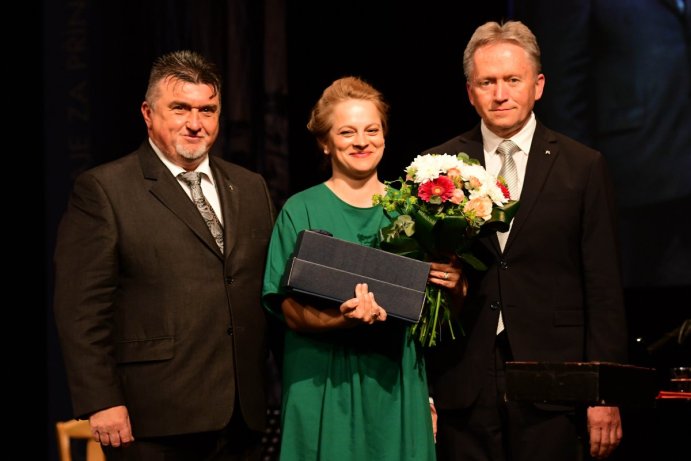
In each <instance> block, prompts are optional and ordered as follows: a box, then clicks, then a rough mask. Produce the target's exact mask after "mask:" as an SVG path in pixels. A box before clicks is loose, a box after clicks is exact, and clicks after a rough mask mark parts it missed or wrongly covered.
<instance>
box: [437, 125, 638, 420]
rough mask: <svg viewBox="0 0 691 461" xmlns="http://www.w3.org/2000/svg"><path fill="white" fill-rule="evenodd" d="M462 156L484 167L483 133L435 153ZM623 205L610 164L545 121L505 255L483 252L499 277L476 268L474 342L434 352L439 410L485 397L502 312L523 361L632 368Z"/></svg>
mask: <svg viewBox="0 0 691 461" xmlns="http://www.w3.org/2000/svg"><path fill="white" fill-rule="evenodd" d="M459 152H465V153H467V154H468V155H469V156H470V157H472V158H475V159H477V160H479V161H480V162H481V163H482V164H483V165H484V163H485V162H484V154H483V144H482V135H481V131H480V126H479V125H478V126H477V127H475V128H474V129H473V130H471V131H469V132H467V133H464V134H462V135H460V136H458V137H456V138H454V139H451V140H450V141H448V142H446V143H445V144H442V145H440V146H437V147H434V148H431V149H428V150H426V151H425V153H437V154H443V153H447V154H452V155H455V154H457V153H459ZM613 200H614V199H613V191H612V190H611V187H610V181H609V178H608V173H607V171H606V165H605V162H604V160H603V158H602V156H601V155H600V154H599V153H597V152H596V151H594V150H592V149H590V148H588V147H586V146H584V145H582V144H579V143H577V142H575V141H573V140H571V139H570V138H567V137H565V136H563V135H560V134H558V133H556V132H554V131H551V130H549V129H547V128H546V127H544V126H543V125H542V124H540V123H539V122H538V124H537V128H536V130H535V135H534V137H533V142H532V146H531V148H530V153H529V155H528V163H527V167H526V173H525V178H524V181H523V188H522V191H521V197H520V208H519V210H518V213H517V214H516V216H515V218H514V222H513V225H512V229H511V233H510V234H509V238H508V240H507V242H506V246H505V250H504V253H503V254H502V252H501V251H500V247H499V242H498V240H497V238H496V235H495V234H494V235H491V236H489V237H485V238H481V239H479V240H478V241H477V242H476V245H475V247H474V248H473V252H474V254H475V255H476V256H478V257H479V258H480V259H482V260H483V261H484V262H485V263H486V264H487V265H488V266H489V269H488V270H487V271H485V272H473V271H467V270H466V273H467V275H468V277H469V283H470V285H469V294H468V297H467V298H466V302H465V304H464V306H463V308H462V310H461V322H462V326H463V329H464V330H465V333H466V336H457V340H456V341H453V342H446V343H442V345H441V346H440V347H437V348H434V349H431V350H430V351H429V354H428V359H429V362H428V366H429V371H430V384H431V388H432V392H433V395H434V400H435V405H436V406H437V408H439V409H441V410H444V409H460V408H465V407H468V406H469V405H471V404H472V403H473V401H474V400H475V399H476V398H477V396H478V393H479V391H480V386H481V385H482V383H483V380H484V379H486V378H485V377H486V376H487V367H488V364H489V363H493V359H492V357H493V355H492V354H493V351H494V344H495V336H496V328H497V321H498V316H499V308H501V310H502V312H503V318H504V324H505V326H506V333H507V335H508V341H509V343H510V347H511V350H512V352H513V357H514V359H515V360H519V361H523V360H527V361H531V360H537V361H554V362H560V361H585V360H599V361H612V362H625V360H626V349H627V342H626V321H625V317H624V307H623V299H622V290H621V282H620V273H619V272H620V271H619V266H618V254H617V253H618V252H617V241H616V229H615V227H616V226H615V222H614V218H613V217H614V216H615V210H614V208H613V207H614V205H613V203H614V201H613ZM440 417H441V416H440Z"/></svg>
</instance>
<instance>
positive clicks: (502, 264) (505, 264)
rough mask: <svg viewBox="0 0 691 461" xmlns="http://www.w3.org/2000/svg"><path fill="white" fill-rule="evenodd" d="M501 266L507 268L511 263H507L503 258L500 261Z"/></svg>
mask: <svg viewBox="0 0 691 461" xmlns="http://www.w3.org/2000/svg"><path fill="white" fill-rule="evenodd" d="M499 267H501V268H502V269H504V270H506V269H508V268H509V263H507V262H506V260H504V259H502V260H501V261H499Z"/></svg>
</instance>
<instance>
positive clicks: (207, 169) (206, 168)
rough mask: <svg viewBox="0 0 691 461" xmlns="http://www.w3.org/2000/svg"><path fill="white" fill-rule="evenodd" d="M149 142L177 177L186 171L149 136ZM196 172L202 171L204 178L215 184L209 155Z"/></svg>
mask: <svg viewBox="0 0 691 461" xmlns="http://www.w3.org/2000/svg"><path fill="white" fill-rule="evenodd" d="M149 144H151V148H152V149H153V150H154V152H156V155H157V156H158V158H159V159H161V161H162V162H163V164H164V165H165V166H166V168H168V169H169V170H170V172H171V173H172V174H173V176H175V177H176V178H177V177H178V175H179V174H180V173H184V172H185V171H187V170H185V169H184V168H182V167H180V166H178V165H176V164H174V163H173V162H171V161H170V160H168V158H167V157H166V156H165V155H164V154H163V152H161V150H160V149H159V148H158V146H157V145H156V144H154V142H153V141H152V140H151V138H149ZM194 171H196V172H199V173H202V178H204V177H206V179H207V180H208V181H209V182H210V183H211V184H214V177H213V176H212V175H211V165H209V156H208V155H207V156H205V157H204V160H202V163H200V164H199V166H198V167H197V169H196V170H194Z"/></svg>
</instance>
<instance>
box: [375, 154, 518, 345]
mask: <svg viewBox="0 0 691 461" xmlns="http://www.w3.org/2000/svg"><path fill="white" fill-rule="evenodd" d="M405 172H406V177H405V179H403V178H399V179H398V180H395V181H384V183H385V184H386V190H385V192H384V194H383V195H375V196H374V197H373V203H374V204H375V205H381V206H382V207H383V208H384V211H385V212H386V214H387V215H388V216H389V218H390V219H391V220H392V224H391V225H390V226H388V227H385V228H383V229H382V230H381V231H380V242H381V247H382V249H384V250H386V251H389V252H392V253H396V254H400V255H403V256H407V257H411V258H415V259H418V260H422V261H435V262H444V261H448V260H449V259H450V257H451V256H452V255H456V256H458V258H460V260H461V261H462V262H464V263H465V264H468V265H469V266H471V267H472V268H474V269H477V270H486V269H487V267H486V266H485V265H484V264H483V263H482V261H480V260H479V259H478V258H476V257H475V256H473V255H472V254H471V253H470V247H471V245H472V243H473V241H474V239H475V238H477V237H479V236H483V235H487V234H490V233H494V232H506V231H507V230H508V229H509V223H510V222H511V219H513V216H514V215H515V214H516V211H517V210H518V201H516V200H512V199H511V197H510V195H509V191H508V189H507V187H506V184H505V182H504V181H503V179H502V178H497V177H495V176H493V175H490V174H489V173H487V171H486V170H485V168H484V167H483V166H482V165H481V164H480V162H478V161H477V160H475V159H471V158H470V157H468V155H467V154H465V153H459V154H458V155H448V154H425V155H418V156H417V157H416V158H415V160H413V162H412V163H411V164H410V165H409V166H408V167H407V168H406V169H405ZM396 186H398V187H396ZM450 302H451V300H450V293H449V291H447V290H446V289H445V288H443V287H439V286H437V285H433V284H430V283H428V284H427V288H426V296H425V303H424V306H423V309H422V314H421V316H420V320H419V321H418V322H417V323H416V324H414V325H413V326H412V329H413V330H412V332H413V336H414V337H415V338H416V339H417V340H418V342H419V343H420V344H421V345H422V346H423V347H432V346H436V345H437V344H438V342H439V341H440V340H441V339H442V337H444V338H446V336H444V334H445V330H448V335H449V336H448V337H450V338H451V339H455V338H456V336H455V331H454V324H457V322H456V321H455V320H454V318H453V316H452V313H451V310H450ZM457 326H458V327H459V328H460V331H461V333H463V330H462V326H461V325H458V324H457Z"/></svg>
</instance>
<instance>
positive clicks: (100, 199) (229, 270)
mask: <svg viewBox="0 0 691 461" xmlns="http://www.w3.org/2000/svg"><path fill="white" fill-rule="evenodd" d="M210 165H211V170H212V172H213V175H214V179H215V182H216V185H217V189H218V194H219V199H220V203H221V208H222V213H223V218H224V230H225V255H223V254H221V252H220V250H219V248H218V246H217V245H216V243H215V241H214V239H213V237H212V236H211V233H210V232H209V230H208V228H207V227H206V224H205V223H204V221H203V219H202V218H201V215H200V214H199V212H198V211H197V209H196V207H195V205H194V204H193V203H192V201H191V200H190V198H189V196H188V195H187V194H186V193H185V191H184V190H183V189H182V187H181V185H180V183H179V182H178V181H177V179H176V178H174V177H173V175H172V174H171V173H170V170H168V168H167V167H166V166H165V165H164V164H163V163H162V162H161V161H160V160H159V158H158V157H157V156H156V154H155V153H154V151H153V150H152V148H151V146H150V145H149V142H148V141H147V142H145V143H144V144H142V146H141V147H140V148H139V149H138V150H137V151H135V152H133V153H131V154H130V155H128V156H126V157H124V158H122V159H119V160H116V161H114V162H111V163H109V164H106V165H103V166H99V167H96V168H94V169H92V170H90V171H87V172H86V173H84V174H82V175H81V176H79V177H78V178H77V180H76V182H75V186H74V191H73V193H72V196H71V198H70V201H69V205H68V209H67V211H66V213H65V215H64V217H63V220H62V222H61V225H60V228H59V233H58V243H57V247H56V252H55V269H56V271H55V273H56V291H55V316H56V321H57V325H58V331H59V336H60V340H61V346H62V349H63V355H64V357H65V366H66V370H67V377H68V381H69V387H70V391H71V396H72V403H73V408H74V413H75V414H76V415H78V416H84V415H88V414H90V413H92V412H94V411H97V410H101V409H105V408H109V407H113V406H116V405H126V406H127V408H128V410H129V414H130V419H131V423H132V430H133V435H134V437H135V438H136V437H149V436H166V435H173V434H185V433H192V432H202V431H213V430H218V429H222V428H223V427H224V426H225V425H226V424H227V423H228V422H229V420H230V418H231V415H232V414H233V412H242V416H243V417H244V420H245V421H246V424H247V425H248V426H249V427H250V428H251V429H254V430H256V431H261V430H263V429H264V425H265V417H266V392H265V390H266V389H265V388H266V382H265V376H264V374H265V372H266V367H265V365H266V357H267V340H266V337H265V326H266V319H265V317H264V310H263V309H262V307H261V305H260V296H261V283H262V274H263V268H264V261H265V253H266V248H267V245H268V241H269V237H270V234H271V229H272V227H273V219H274V209H273V205H272V202H271V199H270V197H269V193H268V190H267V187H266V183H265V182H264V180H263V179H262V178H261V176H259V175H258V174H255V173H253V172H250V171H249V170H246V169H244V168H241V167H239V166H237V165H233V164H231V163H229V162H226V161H224V160H221V159H218V158H215V157H210ZM236 396H237V399H236ZM235 402H239V408H236V407H235Z"/></svg>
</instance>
